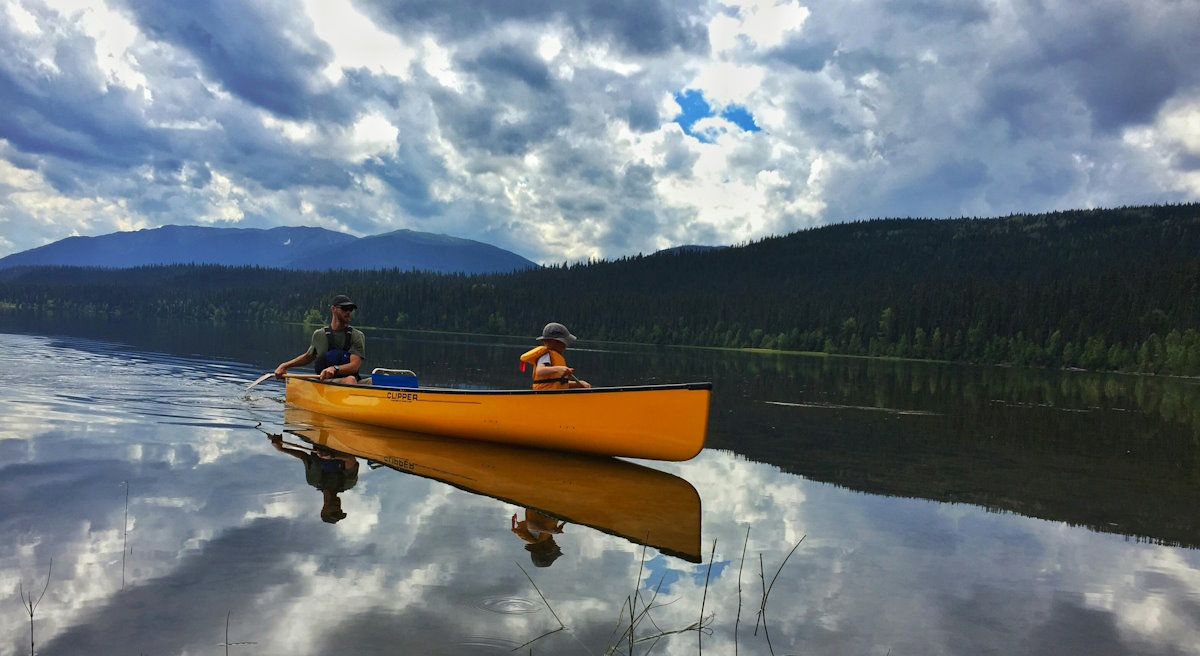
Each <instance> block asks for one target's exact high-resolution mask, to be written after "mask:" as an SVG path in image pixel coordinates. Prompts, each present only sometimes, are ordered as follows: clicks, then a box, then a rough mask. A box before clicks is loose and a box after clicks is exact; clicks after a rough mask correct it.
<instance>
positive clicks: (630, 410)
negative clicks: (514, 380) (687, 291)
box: [286, 376, 712, 460]
mask: <svg viewBox="0 0 1200 656" xmlns="http://www.w3.org/2000/svg"><path fill="white" fill-rule="evenodd" d="M711 391H712V385H711V384H710V383H691V384H684V385H647V386H638V387H609V388H591V389H577V390H552V391H538V392H534V391H531V390H458V389H439V388H424V387H419V388H412V389H407V388H386V387H374V386H370V385H345V384H341V383H330V382H324V381H320V380H317V379H316V378H315V377H311V376H288V379H287V392H286V396H287V402H288V403H289V404H290V405H292V406H295V407H298V408H302V409H305V410H309V411H311V412H318V413H321V414H326V415H330V416H334V417H339V418H342V419H349V420H351V421H357V422H361V423H364V424H370V425H373V426H383V427H386V428H394V429H399V430H407V431H415V432H420V433H430V434H433V435H446V436H451V437H459V438H465V439H472V440H480V441H485V442H498V443H502V444H519V445H524V446H532V447H537V448H542V449H557V450H565V451H578V452H583V453H594V454H599V455H609V456H623V457H629V458H646V459H651V460H688V459H690V458H692V457H694V456H695V455H696V454H697V453H699V452H700V450H701V449H702V448H703V447H704V437H705V433H706V431H707V429H708V403H709V396H710V394H711Z"/></svg>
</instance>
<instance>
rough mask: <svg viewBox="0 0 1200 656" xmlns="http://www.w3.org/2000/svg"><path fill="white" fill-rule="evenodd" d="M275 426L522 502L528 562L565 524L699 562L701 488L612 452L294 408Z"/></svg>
mask: <svg viewBox="0 0 1200 656" xmlns="http://www.w3.org/2000/svg"><path fill="white" fill-rule="evenodd" d="M284 430H285V431H286V432H288V433H291V434H293V435H296V436H298V437H300V438H302V439H304V440H307V441H309V442H311V443H313V444H314V445H317V446H318V447H327V448H329V449H332V450H333V451H337V452H342V453H346V454H351V455H353V456H358V457H360V458H364V459H366V460H367V461H368V462H369V463H370V464H371V467H372V468H375V467H380V466H386V467H390V468H391V469H395V470H397V471H400V472H403V473H406V474H415V475H417V476H421V477H424V478H429V479H433V480H436V481H441V482H443V483H447V484H449V485H453V486H454V487H457V488H459V489H461V490H465V491H467V492H471V493H473V494H479V495H482V496H487V497H491V498H493V499H498V500H500V501H504V502H506V503H511V504H513V505H517V506H521V507H522V508H524V509H525V518H524V519H520V518H519V517H518V516H513V518H512V521H511V529H512V532H513V533H514V534H516V535H517V536H519V537H520V538H521V539H522V540H525V542H526V548H527V549H528V550H529V552H530V556H531V558H532V559H533V562H534V564H535V565H538V566H539V567H545V566H547V565H549V564H550V563H552V562H554V560H555V559H557V558H558V557H559V556H560V555H562V552H561V549H559V547H558V544H557V543H556V541H555V539H554V536H555V535H557V534H560V533H562V532H563V528H564V527H565V526H566V524H577V525H582V526H587V527H590V528H594V529H596V530H599V531H602V532H604V533H608V534H610V535H616V536H619V537H622V538H624V539H626V540H629V541H631V542H634V543H636V544H644V545H646V546H650V547H654V548H656V549H658V550H659V551H661V552H662V553H664V554H667V555H671V556H675V557H678V558H682V559H684V560H687V561H689V562H693V563H698V562H700V495H699V494H697V492H696V489H695V488H694V487H692V484H691V483H689V482H687V481H686V480H684V479H682V478H680V477H678V476H674V475H672V474H668V473H666V472H662V471H658V470H657V469H651V468H650V467H644V466H642V465H637V464H634V463H631V462H626V461H624V460H618V459H616V458H611V457H603V456H591V455H584V454H578V453H568V452H560V451H546V450H541V449H533V448H527V447H517V446H509V445H504V444H496V443H491V442H475V441H470V440H459V439H453V438H445V437H438V436H433V435H424V434H420V433H411V432H406V431H398V430H392V429H387V428H379V427H376V426H369V425H367V424H359V423H356V422H352V421H347V420H344V419H338V418H335V417H330V416H328V415H322V414H317V413H313V412H309V411H307V410H301V409H299V408H294V407H288V408H286V409H285V410H284Z"/></svg>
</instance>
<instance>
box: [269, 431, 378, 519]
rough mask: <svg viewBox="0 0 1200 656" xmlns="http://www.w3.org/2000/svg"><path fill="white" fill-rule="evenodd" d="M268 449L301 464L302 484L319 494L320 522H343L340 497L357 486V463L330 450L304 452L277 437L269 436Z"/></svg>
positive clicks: (321, 447) (301, 448)
mask: <svg viewBox="0 0 1200 656" xmlns="http://www.w3.org/2000/svg"><path fill="white" fill-rule="evenodd" d="M268 436H269V437H270V438H271V445H272V446H274V447H275V448H276V449H277V450H279V451H280V452H282V453H286V454H288V455H290V456H293V457H296V458H299V459H300V460H302V461H304V480H306V481H308V484H309V485H311V486H313V487H315V488H317V489H318V490H320V491H321V496H322V497H323V499H322V503H321V519H322V520H323V521H326V522H329V523H330V524H336V523H338V522H339V521H341V520H343V519H345V518H346V513H345V512H344V511H343V510H342V500H341V498H339V497H338V495H339V494H341V493H342V492H345V491H346V490H349V489H350V488H352V487H354V486H355V485H356V484H358V459H357V458H355V457H354V456H352V455H348V454H345V453H338V452H336V451H334V450H332V449H330V448H329V447H326V446H323V445H320V444H318V445H315V446H314V447H312V448H311V449H310V448H305V447H303V446H299V445H296V444H290V443H288V442H284V441H283V436H282V435H279V434H268Z"/></svg>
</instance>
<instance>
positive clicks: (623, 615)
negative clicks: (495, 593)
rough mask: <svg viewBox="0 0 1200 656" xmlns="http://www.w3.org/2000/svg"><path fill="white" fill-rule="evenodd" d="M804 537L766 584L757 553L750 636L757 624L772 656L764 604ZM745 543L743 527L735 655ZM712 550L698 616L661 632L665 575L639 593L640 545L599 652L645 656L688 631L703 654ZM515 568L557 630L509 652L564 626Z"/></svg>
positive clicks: (710, 620) (709, 626) (708, 620)
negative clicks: (632, 577) (757, 591)
mask: <svg viewBox="0 0 1200 656" xmlns="http://www.w3.org/2000/svg"><path fill="white" fill-rule="evenodd" d="M806 537H808V536H807V535H804V536H801V537H800V540H799V541H797V542H796V544H795V545H794V546H793V547H792V549H791V551H788V554H787V556H785V557H784V558H783V561H782V562H780V563H779V568H778V569H776V570H775V575H774V576H772V577H771V581H770V583H768V582H767V577H766V568H765V565H764V563H763V558H762V554H761V553H759V555H758V566H759V580H760V581H761V582H762V596H761V598H760V600H759V603H758V612H757V619H756V620H755V622H754V635H756V636H757V635H758V627H759V625H761V626H762V630H763V636H764V638H765V639H766V641H767V649H768V650H770V652H771V654H772V655H774V654H775V647H774V646H773V645H772V644H771V634H770V632H769V631H768V629H767V602H768V600H769V599H770V595H771V590H772V589H773V588H774V587H775V581H776V580H777V579H778V578H779V574H780V573H781V572H782V571H783V567H784V565H786V564H787V561H788V559H790V558H791V557H792V554H794V553H795V552H796V549H798V548H799V547H800V544H801V543H803V542H804V538H806ZM749 542H750V528H749V527H747V528H746V540H745V542H744V543H743V544H742V558H741V562H740V563H739V564H738V581H737V587H738V606H737V616H736V618H735V620H734V624H733V648H734V654H737V649H738V625H739V624H740V623H741V619H742V570H743V566H744V565H745V562H746V546H747V545H748V544H749ZM716 551H717V541H716V540H713V544H712V549H711V551H710V552H709V555H708V569H707V571H706V572H705V575H704V592H703V595H702V596H701V598H700V617H699V618H698V619H697V620H696V621H695V622H692V623H691V624H688V625H687V626H684V627H681V628H672V629H664V628H663V627H661V626H659V624H658V623H657V622H655V621H654V618H653V617H652V615H651V613H652V611H653V610H654V609H656V608H661V607H663V606H666V605H668V604H669V603H672V602H665V603H663V602H659V601H658V595H659V592H660V591H661V589H662V585H663V581H664V580H665V579H666V574H665V573H664V574H663V575H662V576H661V577H659V579H658V583H657V584H656V585H655V586H654V589H653V591H652V592H651V593H650V594H649V596H647V595H646V594H643V592H642V585H641V581H642V573H643V572H644V571H645V565H646V547H645V546H643V547H642V557H641V562H640V563H639V564H638V575H637V579H636V581H637V582H636V583H635V584H634V590H633V593H632V594H630V595H627V596H626V597H625V600H624V601H623V602H622V603H621V608H620V610H619V611H618V613H617V626H616V627H615V628H614V629H613V634H612V635H613V637H612V638H610V643H609V644H608V645H607V646H606V647H605V649H604V651H603V652H602V653H603V654H604V656H616V655H618V654H624V655H625V656H634V655H635V653H636V649H637V648H638V646H639V645H643V644H646V643H649V644H648V645H647V646H646V651H645V652H643V654H649V653H650V652H652V651H653V650H654V647H655V645H657V644H658V642H659V641H660V640H662V639H663V638H666V637H669V636H673V635H679V634H682V633H689V632H691V631H695V632H696V651H697V653H698V654H703V653H704V636H705V635H710V636H711V635H712V633H713V630H712V624H713V622H714V621H715V620H716V612H711V613H709V614H708V615H705V607H706V603H707V601H708V584H709V580H710V577H711V575H712V564H713V556H714V555H715V554H716ZM517 567H518V568H520V570H521V573H523V574H525V578H526V579H528V580H529V584H530V585H532V586H533V589H534V591H535V592H537V593H538V596H539V597H541V599H542V603H544V604H546V609H547V610H549V611H550V614H551V615H552V616H553V617H554V621H556V622H558V628H556V629H551V630H550V631H547V632H546V633H543V634H541V635H539V636H538V637H536V638H533V639H531V640H529V641H527V642H525V643H524V644H522V645H520V646H518V647H515V648H514V649H513V651H518V650H520V649H524V648H526V647H530V645H532V644H533V643H535V642H537V641H538V640H541V639H542V638H545V637H546V636H549V635H553V634H555V633H558V632H559V631H565V630H567V626H566V624H564V623H563V621H562V619H561V618H559V616H558V613H556V612H554V609H553V608H552V607H551V606H550V602H549V600H547V599H546V596H545V595H544V594H542V591H541V590H540V589H538V587H537V584H536V583H534V581H533V578H532V577H530V576H529V573H528V572H526V571H525V568H524V567H521V565H520V563H518V564H517ZM646 625H649V627H650V628H646ZM572 637H574V634H572ZM575 640H576V642H579V639H578V638H575ZM580 646H581V647H582V648H583V649H584V651H586V652H587V653H589V654H590V653H592V652H591V650H590V649H588V648H587V646H586V645H584V644H583V643H580ZM529 653H530V654H532V653H533V648H532V647H530V649H529Z"/></svg>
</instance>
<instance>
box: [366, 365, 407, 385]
mask: <svg viewBox="0 0 1200 656" xmlns="http://www.w3.org/2000/svg"><path fill="white" fill-rule="evenodd" d="M371 384H372V385H374V386H375V387H408V388H415V387H416V386H417V375H416V374H415V373H413V372H412V371H411V370H409V369H380V368H378V367H376V368H375V369H372V370H371Z"/></svg>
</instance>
